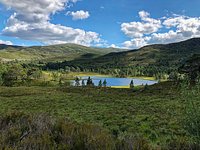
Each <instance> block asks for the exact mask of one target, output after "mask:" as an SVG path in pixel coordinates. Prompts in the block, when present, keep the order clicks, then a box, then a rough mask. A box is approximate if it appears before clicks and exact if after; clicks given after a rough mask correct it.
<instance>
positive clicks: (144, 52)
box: [92, 38, 200, 67]
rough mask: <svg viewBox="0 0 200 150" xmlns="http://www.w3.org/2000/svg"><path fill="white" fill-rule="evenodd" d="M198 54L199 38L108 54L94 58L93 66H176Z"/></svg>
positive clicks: (199, 49) (199, 48) (199, 47)
mask: <svg viewBox="0 0 200 150" xmlns="http://www.w3.org/2000/svg"><path fill="white" fill-rule="evenodd" d="M195 53H200V38H195V39H190V40H187V41H183V42H179V43H172V44H166V45H150V46H145V47H143V48H141V49H138V50H131V51H127V52H119V53H110V54H107V55H105V56H101V57H98V58H95V59H94V60H93V63H92V64H94V63H95V65H109V66H115V67H116V66H119V67H123V66H134V65H147V64H156V65H176V64H179V63H180V62H182V61H183V60H185V59H186V58H188V57H190V56H191V55H192V54H195Z"/></svg>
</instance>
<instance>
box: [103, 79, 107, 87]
mask: <svg viewBox="0 0 200 150" xmlns="http://www.w3.org/2000/svg"><path fill="white" fill-rule="evenodd" d="M103 86H104V87H106V86H107V81H106V79H105V80H104V81H103Z"/></svg>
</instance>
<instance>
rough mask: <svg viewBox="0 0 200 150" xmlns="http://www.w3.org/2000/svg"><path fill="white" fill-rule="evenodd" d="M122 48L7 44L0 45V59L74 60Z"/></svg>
mask: <svg viewBox="0 0 200 150" xmlns="http://www.w3.org/2000/svg"><path fill="white" fill-rule="evenodd" d="M119 51H123V50H122V49H114V48H93V47H86V46H81V45H76V44H61V45H51V46H33V47H21V46H8V45H0V60H2V61H12V60H15V59H17V60H28V61H29V60H44V61H60V60H74V59H80V58H89V59H91V58H94V57H97V56H101V55H105V54H107V53H110V52H119Z"/></svg>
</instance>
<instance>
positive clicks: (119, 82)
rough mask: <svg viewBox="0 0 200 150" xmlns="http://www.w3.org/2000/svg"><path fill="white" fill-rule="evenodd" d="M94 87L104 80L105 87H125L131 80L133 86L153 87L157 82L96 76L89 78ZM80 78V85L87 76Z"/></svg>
mask: <svg viewBox="0 0 200 150" xmlns="http://www.w3.org/2000/svg"><path fill="white" fill-rule="evenodd" d="M90 77H91V79H92V81H93V83H94V84H95V86H98V84H99V81H100V80H101V81H102V83H103V81H104V80H106V81H107V86H127V85H129V84H130V82H131V80H133V82H134V85H135V86H137V85H146V84H147V85H153V84H156V83H158V81H154V80H143V79H137V78H116V77H98V76H90ZM79 78H80V85H81V83H82V80H84V81H85V84H86V82H87V79H88V76H82V77H79ZM72 82H73V85H74V84H75V81H74V80H73V81H72Z"/></svg>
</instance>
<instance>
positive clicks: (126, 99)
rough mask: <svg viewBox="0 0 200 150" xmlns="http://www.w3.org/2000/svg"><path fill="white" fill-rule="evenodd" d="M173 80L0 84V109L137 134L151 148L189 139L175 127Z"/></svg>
mask: <svg viewBox="0 0 200 150" xmlns="http://www.w3.org/2000/svg"><path fill="white" fill-rule="evenodd" d="M179 97H180V94H179V91H178V90H177V89H176V88H175V85H174V83H171V82H164V83H160V84H157V85H154V86H149V87H148V88H147V89H146V90H144V91H143V90H142V89H138V90H136V91H133V90H131V89H117V88H115V89H112V88H82V87H80V88H79V87H77V88H75V87H45V88H44V87H13V88H9V87H0V113H1V114H7V113H10V112H13V111H20V112H23V113H25V114H37V113H48V114H49V115H50V116H53V117H55V118H62V117H64V118H67V119H69V120H72V121H75V122H78V123H90V124H96V125H99V126H102V127H104V128H106V129H108V130H109V131H110V132H111V133H112V134H113V135H115V136H121V135H124V134H131V133H132V134H139V135H141V136H143V137H145V138H146V139H148V141H149V142H150V143H151V145H153V146H154V147H159V146H160V147H161V146H164V145H166V144H167V143H168V142H169V141H171V140H175V139H185V140H186V141H187V140H189V139H190V135H188V133H187V132H186V131H185V130H184V128H183V127H182V126H181V122H180V120H181V119H182V110H183V108H184V106H183V105H182V100H181V99H180V98H179Z"/></svg>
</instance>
